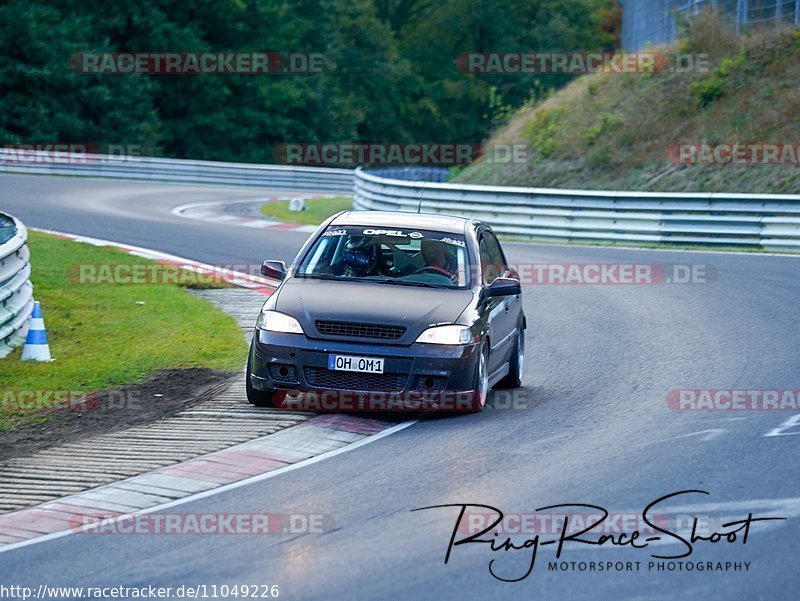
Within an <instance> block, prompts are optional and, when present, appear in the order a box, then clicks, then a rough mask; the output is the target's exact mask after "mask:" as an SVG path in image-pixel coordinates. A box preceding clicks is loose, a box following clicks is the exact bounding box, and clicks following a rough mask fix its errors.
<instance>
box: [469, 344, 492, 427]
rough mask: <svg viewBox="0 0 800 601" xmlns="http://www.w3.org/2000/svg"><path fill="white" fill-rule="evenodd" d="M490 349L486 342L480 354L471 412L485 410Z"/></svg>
mask: <svg viewBox="0 0 800 601" xmlns="http://www.w3.org/2000/svg"><path fill="white" fill-rule="evenodd" d="M488 355H489V350H488V349H487V347H486V344H485V343H484V345H483V347H482V348H481V352H480V354H479V355H478V368H477V370H476V373H475V388H474V390H473V393H472V406H471V407H470V408H469V411H470V412H471V413H478V412H479V411H483V408H484V407H485V406H486V398H487V396H488V395H489V359H488Z"/></svg>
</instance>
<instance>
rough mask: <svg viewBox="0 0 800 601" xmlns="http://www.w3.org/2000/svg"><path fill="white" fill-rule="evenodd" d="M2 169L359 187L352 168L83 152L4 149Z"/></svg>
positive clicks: (345, 189)
mask: <svg viewBox="0 0 800 601" xmlns="http://www.w3.org/2000/svg"><path fill="white" fill-rule="evenodd" d="M0 172H5V173H27V174H39V175H42V174H44V175H77V176H84V177H100V178H105V179H122V180H128V181H147V182H164V183H171V184H210V185H223V186H245V187H250V188H271V189H276V190H303V191H309V192H342V193H346V194H350V193H351V192H352V190H353V170H352V169H330V168H324V167H290V166H286V165H254V164H248V163H220V162H215V161H187V160H179V159H160V158H150V157H113V156H107V155H92V154H83V155H78V154H68V153H57V152H40V151H21V150H18V149H0Z"/></svg>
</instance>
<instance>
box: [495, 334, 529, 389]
mask: <svg viewBox="0 0 800 601" xmlns="http://www.w3.org/2000/svg"><path fill="white" fill-rule="evenodd" d="M520 351H521V352H520ZM524 367H525V330H523V329H522V326H521V325H520V327H519V330H518V333H517V340H516V342H514V350H513V352H512V353H511V359H509V360H508V374H507V375H506V376H505V377H504V378H503V379H502V380H500V381H499V382H498V383H497V384H496V385H495V388H506V389H509V388H519V387H520V386H522V370H523V369H524Z"/></svg>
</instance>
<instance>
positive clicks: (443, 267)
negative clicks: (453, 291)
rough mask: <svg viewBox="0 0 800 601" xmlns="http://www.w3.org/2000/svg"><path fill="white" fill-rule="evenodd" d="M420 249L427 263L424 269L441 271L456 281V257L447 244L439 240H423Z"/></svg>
mask: <svg viewBox="0 0 800 601" xmlns="http://www.w3.org/2000/svg"><path fill="white" fill-rule="evenodd" d="M420 250H421V251H422V257H423V258H424V259H425V263H426V264H427V265H426V266H425V267H424V268H423V269H425V270H429V271H432V272H437V273H441V274H442V275H443V276H446V277H447V278H449V279H450V280H451V281H453V282H455V281H456V277H457V275H456V266H455V257H454V256H453V252H452V251H451V249H450V247H449V246H448V245H447V244H445V243H444V242H440V241H439V240H423V241H422V244H421V247H420Z"/></svg>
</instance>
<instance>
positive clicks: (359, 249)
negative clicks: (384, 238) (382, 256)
mask: <svg viewBox="0 0 800 601" xmlns="http://www.w3.org/2000/svg"><path fill="white" fill-rule="evenodd" d="M344 264H345V269H344V275H346V276H347V277H356V278H360V277H366V276H371V275H376V269H375V268H376V266H377V264H378V248H377V246H375V245H374V244H372V239H371V238H361V239H356V240H350V241H348V243H347V247H346V248H345V251H344Z"/></svg>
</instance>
